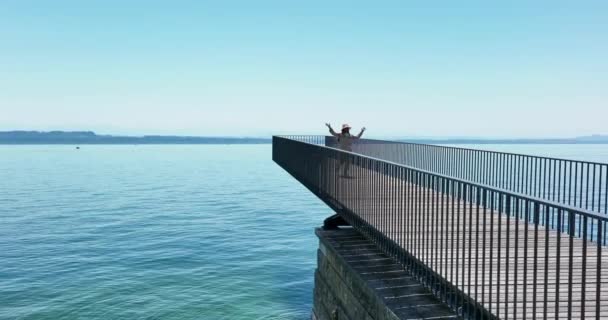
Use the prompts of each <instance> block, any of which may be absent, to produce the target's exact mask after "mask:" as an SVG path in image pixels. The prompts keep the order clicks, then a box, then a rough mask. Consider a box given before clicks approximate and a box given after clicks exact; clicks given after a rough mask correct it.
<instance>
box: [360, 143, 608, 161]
mask: <svg viewBox="0 0 608 320" xmlns="http://www.w3.org/2000/svg"><path fill="white" fill-rule="evenodd" d="M361 140H366V141H379V142H385V143H395V144H409V145H418V146H427V147H435V148H445V149H453V150H466V151H477V152H487V153H496V154H504V155H510V156H520V157H530V158H537V159H546V160H556V161H570V162H577V163H585V164H591V165H599V166H608V162H606V163H604V162H595V161H587V160H580V159H566V158H557V157H546V156H539V155H534V154H526V153H514V152H505V151H496V150H483V149H473V148H463V147H454V146H445V145H438V144H430V143H417V142H409V141H403V140H395V141H391V140H382V139H367V138H362V139H361Z"/></svg>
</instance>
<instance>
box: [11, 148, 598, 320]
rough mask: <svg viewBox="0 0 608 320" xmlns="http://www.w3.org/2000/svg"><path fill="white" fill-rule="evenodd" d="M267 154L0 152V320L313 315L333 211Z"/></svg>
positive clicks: (583, 153)
mask: <svg viewBox="0 0 608 320" xmlns="http://www.w3.org/2000/svg"><path fill="white" fill-rule="evenodd" d="M469 147H470V146H469ZM480 147H481V148H483V149H491V150H501V151H512V152H524V153H534V154H544V155H551V156H556V157H566V158H578V159H586V160H593V161H601V162H607V161H608V148H607V146H605V145H595V146H578V145H569V146H555V145H547V146H539V145H534V146H529V145H515V146H506V145H499V146H492V145H483V146H480ZM270 152H271V146H269V145H261V146H206V145H202V146H200V145H199V146H83V147H82V149H81V150H75V149H74V147H73V146H0V319H308V317H309V315H310V309H311V300H312V289H313V272H314V268H315V264H316V253H315V252H316V247H317V242H316V239H315V237H314V234H313V228H314V227H316V226H318V225H320V224H321V223H322V221H323V219H324V218H325V217H326V216H327V215H329V213H330V212H329V209H328V208H326V207H325V206H324V205H322V204H321V202H320V201H318V200H317V199H316V198H315V197H314V196H312V195H311V194H310V193H309V192H308V191H307V190H305V189H304V188H303V187H302V186H301V185H300V184H299V183H298V182H296V181H295V180H294V179H292V178H291V177H290V176H289V175H287V174H286V173H285V172H283V170H282V169H280V168H279V167H278V166H277V165H275V164H274V163H273V162H272V161H271V159H270V156H271V155H270Z"/></svg>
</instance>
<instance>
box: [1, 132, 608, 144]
mask: <svg viewBox="0 0 608 320" xmlns="http://www.w3.org/2000/svg"><path fill="white" fill-rule="evenodd" d="M396 141H403V142H413V143H425V144H608V136H607V135H592V136H584V137H577V138H560V139H475V138H453V139H450V138H445V139H432V138H424V139H416V138H411V139H396ZM271 142H272V140H271V139H270V138H236V137H192V136H159V135H147V136H139V137H137V136H114V135H98V134H96V133H95V132H92V131H48V132H41V131H4V132H2V131H0V144H268V143H271Z"/></svg>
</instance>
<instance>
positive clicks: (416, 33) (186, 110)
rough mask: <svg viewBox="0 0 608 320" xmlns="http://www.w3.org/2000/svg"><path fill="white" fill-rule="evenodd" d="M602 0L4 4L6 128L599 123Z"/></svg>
mask: <svg viewBox="0 0 608 320" xmlns="http://www.w3.org/2000/svg"><path fill="white" fill-rule="evenodd" d="M607 120H608V1H556V0H551V1H540V0H539V1H530V0H525V1H500V3H499V1H486V0H483V1H481V0H480V1H447V0H446V1H417V2H414V1H365V2H364V1H328V0H324V1H311V0H309V1H284V0H282V1H229V0H227V1H162V2H160V1H150V0H147V1H126V0H123V1H110V0H104V1H82V0H74V1H59V0H55V1H43V0H40V1H25V0H3V1H1V2H0V130H11V129H36V130H51V129H63V130H82V129H92V130H95V131H98V132H101V133H120V134H144V133H151V134H192V135H252V136H260V135H267V134H272V133H322V132H325V128H324V126H323V124H324V123H325V122H332V123H333V124H334V126H336V127H337V126H339V125H340V124H341V123H342V122H345V121H347V122H349V123H351V124H352V125H353V127H354V128H355V129H358V128H359V127H361V126H366V127H367V128H368V133H369V134H370V135H372V136H480V137H522V136H533V137H547V136H576V135H587V134H592V133H608V126H607V125H606V124H607Z"/></svg>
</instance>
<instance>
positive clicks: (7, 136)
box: [0, 131, 271, 144]
mask: <svg viewBox="0 0 608 320" xmlns="http://www.w3.org/2000/svg"><path fill="white" fill-rule="evenodd" d="M270 142H271V139H264V138H233V137H180V136H141V137H134V136H112V135H98V134H95V133H94V132H92V131H69V132H66V131H50V132H40V131H5V132H0V144H263V143H270Z"/></svg>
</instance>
